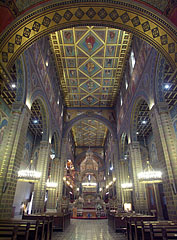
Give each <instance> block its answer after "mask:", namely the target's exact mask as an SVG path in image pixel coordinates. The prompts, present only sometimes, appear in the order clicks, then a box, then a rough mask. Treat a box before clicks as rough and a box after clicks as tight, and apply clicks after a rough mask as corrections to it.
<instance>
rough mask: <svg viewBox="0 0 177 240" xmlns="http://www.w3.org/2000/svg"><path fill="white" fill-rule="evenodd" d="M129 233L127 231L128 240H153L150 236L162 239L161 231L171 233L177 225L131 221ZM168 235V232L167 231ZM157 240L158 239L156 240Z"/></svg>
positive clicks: (165, 222)
mask: <svg viewBox="0 0 177 240" xmlns="http://www.w3.org/2000/svg"><path fill="white" fill-rule="evenodd" d="M128 224H129V226H128V227H129V228H130V229H129V231H128V239H130V240H149V239H151V238H152V239H153V237H152V235H153V234H155V235H154V236H156V237H158V235H159V239H162V229H163V228H164V229H169V230H170V229H172V231H173V230H174V229H175V228H176V229H177V223H174V222H172V221H142V220H141V221H134V222H133V221H132V222H129V223H128ZM167 233H168V231H167ZM157 239H158V238H157Z"/></svg>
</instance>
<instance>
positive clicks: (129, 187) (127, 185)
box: [121, 176, 133, 191]
mask: <svg viewBox="0 0 177 240" xmlns="http://www.w3.org/2000/svg"><path fill="white" fill-rule="evenodd" d="M121 188H122V190H123V191H133V183H132V182H130V177H129V176H128V182H125V183H122V184H121Z"/></svg>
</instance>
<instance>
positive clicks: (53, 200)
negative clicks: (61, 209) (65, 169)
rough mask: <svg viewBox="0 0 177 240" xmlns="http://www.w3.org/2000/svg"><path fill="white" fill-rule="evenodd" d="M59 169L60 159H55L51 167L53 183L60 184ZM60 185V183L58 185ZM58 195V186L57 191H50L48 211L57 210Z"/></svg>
mask: <svg viewBox="0 0 177 240" xmlns="http://www.w3.org/2000/svg"><path fill="white" fill-rule="evenodd" d="M59 169H60V162H59V158H54V160H53V161H52V167H51V180H50V181H51V182H56V183H58V182H59ZM58 184H59V183H58ZM57 195H58V186H57V188H56V189H50V190H48V200H47V209H53V210H54V209H55V210H56V205H57V197H58V196H57Z"/></svg>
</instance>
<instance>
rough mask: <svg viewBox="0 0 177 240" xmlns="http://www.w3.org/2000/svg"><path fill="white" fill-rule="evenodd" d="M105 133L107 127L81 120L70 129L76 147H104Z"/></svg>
mask: <svg viewBox="0 0 177 240" xmlns="http://www.w3.org/2000/svg"><path fill="white" fill-rule="evenodd" d="M107 131H108V129H107V127H106V126H105V125H104V124H102V123H100V122H99V121H96V120H82V121H81V122H79V123H77V124H76V125H74V126H73V128H72V132H73V135H74V141H75V144H76V147H77V146H91V147H92V146H95V147H98V146H104V141H105V137H106V134H107Z"/></svg>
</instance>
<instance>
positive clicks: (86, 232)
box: [52, 219, 127, 240]
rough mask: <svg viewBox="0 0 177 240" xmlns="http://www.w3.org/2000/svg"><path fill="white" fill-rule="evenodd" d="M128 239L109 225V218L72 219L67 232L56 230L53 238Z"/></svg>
mask: <svg viewBox="0 0 177 240" xmlns="http://www.w3.org/2000/svg"><path fill="white" fill-rule="evenodd" d="M59 239H62V240H115V239H116V240H126V239H127V238H126V237H125V235H123V234H121V233H115V232H114V231H113V230H112V229H110V228H109V227H108V220H79V219H72V220H71V225H70V226H69V227H68V228H67V230H66V231H65V232H54V233H53V238H52V240H59Z"/></svg>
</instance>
